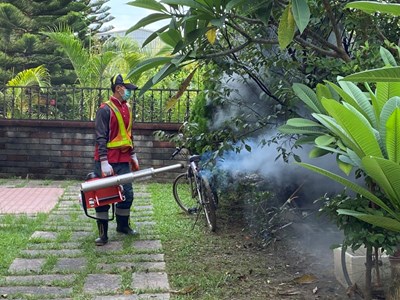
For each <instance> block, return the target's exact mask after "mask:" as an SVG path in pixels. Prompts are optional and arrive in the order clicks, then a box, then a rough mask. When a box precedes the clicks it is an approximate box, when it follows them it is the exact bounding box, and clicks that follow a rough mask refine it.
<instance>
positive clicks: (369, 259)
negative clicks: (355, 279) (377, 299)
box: [364, 246, 372, 300]
mask: <svg viewBox="0 0 400 300" xmlns="http://www.w3.org/2000/svg"><path fill="white" fill-rule="evenodd" d="M371 270H372V247H371V246H368V247H367V255H366V262H365V290H364V299H365V300H371V299H372V288H371Z"/></svg>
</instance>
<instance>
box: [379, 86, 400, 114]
mask: <svg viewBox="0 0 400 300" xmlns="http://www.w3.org/2000/svg"><path fill="white" fill-rule="evenodd" d="M395 96H400V82H378V83H377V84H376V100H377V101H376V103H374V105H375V106H376V107H374V108H375V110H376V113H377V115H378V116H379V115H380V114H381V111H382V108H383V106H384V105H385V104H386V102H387V101H388V100H389V99H390V98H392V97H395Z"/></svg>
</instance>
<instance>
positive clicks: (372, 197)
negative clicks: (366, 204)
mask: <svg viewBox="0 0 400 300" xmlns="http://www.w3.org/2000/svg"><path fill="white" fill-rule="evenodd" d="M297 164H299V165H300V166H302V167H304V168H307V169H309V170H312V171H314V172H317V173H319V174H321V175H324V176H326V177H328V178H330V179H332V180H334V181H336V182H338V183H340V184H342V185H344V186H346V187H348V188H350V189H351V190H353V191H354V192H356V193H358V194H360V195H362V196H364V197H365V198H367V199H368V200H370V201H372V202H373V203H375V204H376V205H378V206H379V207H381V208H382V209H384V210H385V211H386V212H387V213H388V214H389V215H391V216H392V217H393V218H396V219H399V220H400V216H399V214H398V213H396V212H395V211H393V210H392V209H391V208H390V207H389V206H388V205H387V204H386V203H385V202H384V201H382V200H381V199H380V198H378V197H377V196H375V195H374V194H372V193H371V192H370V191H368V190H367V189H365V188H363V187H361V186H360V185H358V184H357V183H354V182H352V181H350V180H348V179H346V178H344V177H342V176H339V175H336V174H334V173H332V172H329V171H327V170H325V169H322V168H319V167H316V166H313V165H310V164H307V163H297Z"/></svg>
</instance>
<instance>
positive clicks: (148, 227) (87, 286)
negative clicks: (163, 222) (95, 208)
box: [0, 185, 170, 300]
mask: <svg viewBox="0 0 400 300" xmlns="http://www.w3.org/2000/svg"><path fill="white" fill-rule="evenodd" d="M78 193H79V186H78V185H71V186H69V187H67V188H66V189H65V191H64V194H63V195H62V196H61V198H60V200H59V202H58V204H57V206H56V207H55V208H54V209H53V211H52V212H51V213H50V215H49V217H48V220H47V222H45V223H44V224H43V225H42V227H41V228H39V229H37V230H36V231H35V232H34V233H33V234H32V236H31V237H30V241H29V243H28V245H27V247H26V249H24V250H23V251H22V252H21V253H19V255H18V257H17V258H16V259H15V260H14V261H13V262H12V264H11V265H10V267H9V269H8V274H7V275H6V276H2V277H0V298H6V299H60V300H61V299H95V300H107V299H113V300H119V299H121V300H122V299H124V300H131V299H132V300H133V299H135V300H136V299H156V300H157V299H162V300H164V299H170V294H169V283H168V276H167V273H166V272H165V262H164V255H163V253H162V245H161V242H160V240H159V237H158V233H157V232H156V230H155V222H154V220H153V207H152V203H151V199H150V194H148V193H147V192H146V186H145V185H140V186H139V185H136V186H135V201H134V208H133V210H134V211H133V213H132V215H131V221H133V222H132V223H133V225H134V226H135V227H136V229H138V231H139V232H140V233H141V234H140V236H139V237H133V238H132V237H127V236H125V235H122V234H118V233H117V232H116V231H115V226H116V225H115V221H111V222H110V226H109V227H110V228H109V243H108V244H106V245H105V246H102V247H96V246H95V245H94V239H95V238H96V237H97V229H96V226H95V220H93V219H90V218H88V217H86V216H85V215H84V212H83V210H82V209H81V207H80V205H79V202H78V200H77V199H78ZM90 213H93V212H92V211H90Z"/></svg>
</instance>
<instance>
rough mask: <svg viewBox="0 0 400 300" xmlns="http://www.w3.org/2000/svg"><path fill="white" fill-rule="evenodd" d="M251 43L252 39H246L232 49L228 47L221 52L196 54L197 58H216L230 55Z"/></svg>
mask: <svg viewBox="0 0 400 300" xmlns="http://www.w3.org/2000/svg"><path fill="white" fill-rule="evenodd" d="M250 44H251V42H250V41H246V42H244V43H243V44H242V45H240V46H237V47H235V48H230V49H227V50H224V51H221V52H217V53H212V54H205V55H202V56H196V59H212V58H216V57H220V56H226V55H230V54H233V53H236V52H239V51H240V50H242V49H244V48H246V47H247V46H248V45H250Z"/></svg>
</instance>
